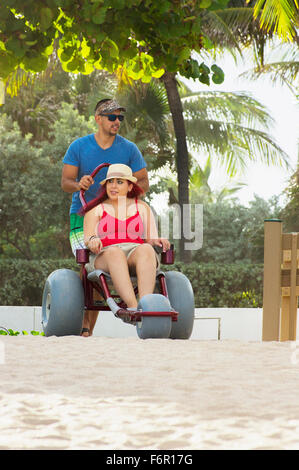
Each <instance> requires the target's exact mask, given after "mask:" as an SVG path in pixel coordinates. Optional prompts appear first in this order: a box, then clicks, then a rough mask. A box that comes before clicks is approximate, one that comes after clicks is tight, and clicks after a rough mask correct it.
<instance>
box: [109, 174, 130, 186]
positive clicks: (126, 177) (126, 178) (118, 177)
mask: <svg viewBox="0 0 299 470" xmlns="http://www.w3.org/2000/svg"><path fill="white" fill-rule="evenodd" d="M113 178H117V179H119V180H127V181H130V183H136V182H137V178H135V176H109V177H108V178H105V179H104V180H102V181H100V184H101V185H102V186H104V184H105V183H106V181H107V180H111V179H113Z"/></svg>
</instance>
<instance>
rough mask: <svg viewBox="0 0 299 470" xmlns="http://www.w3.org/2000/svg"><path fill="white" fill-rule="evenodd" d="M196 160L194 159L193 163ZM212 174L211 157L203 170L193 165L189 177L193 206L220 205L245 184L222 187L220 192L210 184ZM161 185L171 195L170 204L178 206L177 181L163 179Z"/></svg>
mask: <svg viewBox="0 0 299 470" xmlns="http://www.w3.org/2000/svg"><path fill="white" fill-rule="evenodd" d="M194 161H195V159H193V162H194ZM211 173H212V162H211V157H208V159H207V161H206V163H205V165H204V167H203V168H201V166H200V165H199V164H198V163H196V164H194V163H193V165H192V168H191V170H190V176H189V198H190V203H191V204H203V203H218V202H221V201H223V200H224V199H226V198H229V197H231V196H232V195H234V194H236V193H237V192H238V191H239V190H240V189H241V188H242V187H243V186H245V184H244V183H241V182H234V180H232V182H231V183H228V184H224V185H222V186H221V187H220V188H219V189H218V190H213V189H212V188H211V186H210V184H209V179H210V176H211ZM160 183H162V185H163V186H165V187H166V188H167V190H168V193H169V203H170V204H178V203H179V200H178V188H177V180H176V179H175V178H174V177H171V176H168V177H167V178H165V177H162V178H161V179H160Z"/></svg>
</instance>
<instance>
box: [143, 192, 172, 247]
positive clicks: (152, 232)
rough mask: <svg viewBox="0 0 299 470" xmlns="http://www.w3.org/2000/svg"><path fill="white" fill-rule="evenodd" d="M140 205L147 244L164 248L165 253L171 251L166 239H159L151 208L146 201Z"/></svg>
mask: <svg viewBox="0 0 299 470" xmlns="http://www.w3.org/2000/svg"><path fill="white" fill-rule="evenodd" d="M138 205H139V206H140V208H141V210H140V213H141V214H142V220H143V225H144V238H145V241H146V243H149V244H150V245H152V246H160V247H161V248H163V251H166V250H169V248H170V243H169V241H168V240H167V239H166V238H161V237H159V234H158V230H157V225H156V221H155V217H154V214H153V212H152V210H151V208H150V206H149V205H148V204H146V203H145V202H144V201H140V202H138Z"/></svg>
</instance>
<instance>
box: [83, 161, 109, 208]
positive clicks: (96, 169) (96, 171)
mask: <svg viewBox="0 0 299 470" xmlns="http://www.w3.org/2000/svg"><path fill="white" fill-rule="evenodd" d="M109 165H110V163H101V164H100V165H98V166H97V167H96V168H95V169H94V170H93V172H92V173H91V174H90V176H91V177H92V178H93V177H94V176H95V175H97V174H98V172H99V171H100V170H101V169H102V168H105V167H106V166H109ZM79 198H80V201H81V204H82V207H83V209H85V208H86V207H87V202H86V200H85V190H84V189H81V190H80V194H79Z"/></svg>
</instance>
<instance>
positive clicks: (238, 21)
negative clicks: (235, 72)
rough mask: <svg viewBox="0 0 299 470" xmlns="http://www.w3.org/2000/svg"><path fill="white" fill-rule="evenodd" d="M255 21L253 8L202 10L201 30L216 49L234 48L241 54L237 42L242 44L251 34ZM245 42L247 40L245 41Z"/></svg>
mask: <svg viewBox="0 0 299 470" xmlns="http://www.w3.org/2000/svg"><path fill="white" fill-rule="evenodd" d="M254 23H255V20H254V19H253V8H251V7H248V6H247V7H242V8H225V9H223V10H212V11H209V10H204V12H203V13H202V30H203V33H204V35H205V36H206V37H207V38H209V39H210V41H212V43H213V44H217V47H228V48H235V49H236V50H238V51H239V53H241V48H240V44H239V40H240V39H241V40H242V42H244V40H245V38H247V37H248V36H249V35H250V34H251V32H252V27H253V24H254ZM246 41H247V39H246ZM230 52H232V49H230Z"/></svg>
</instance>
